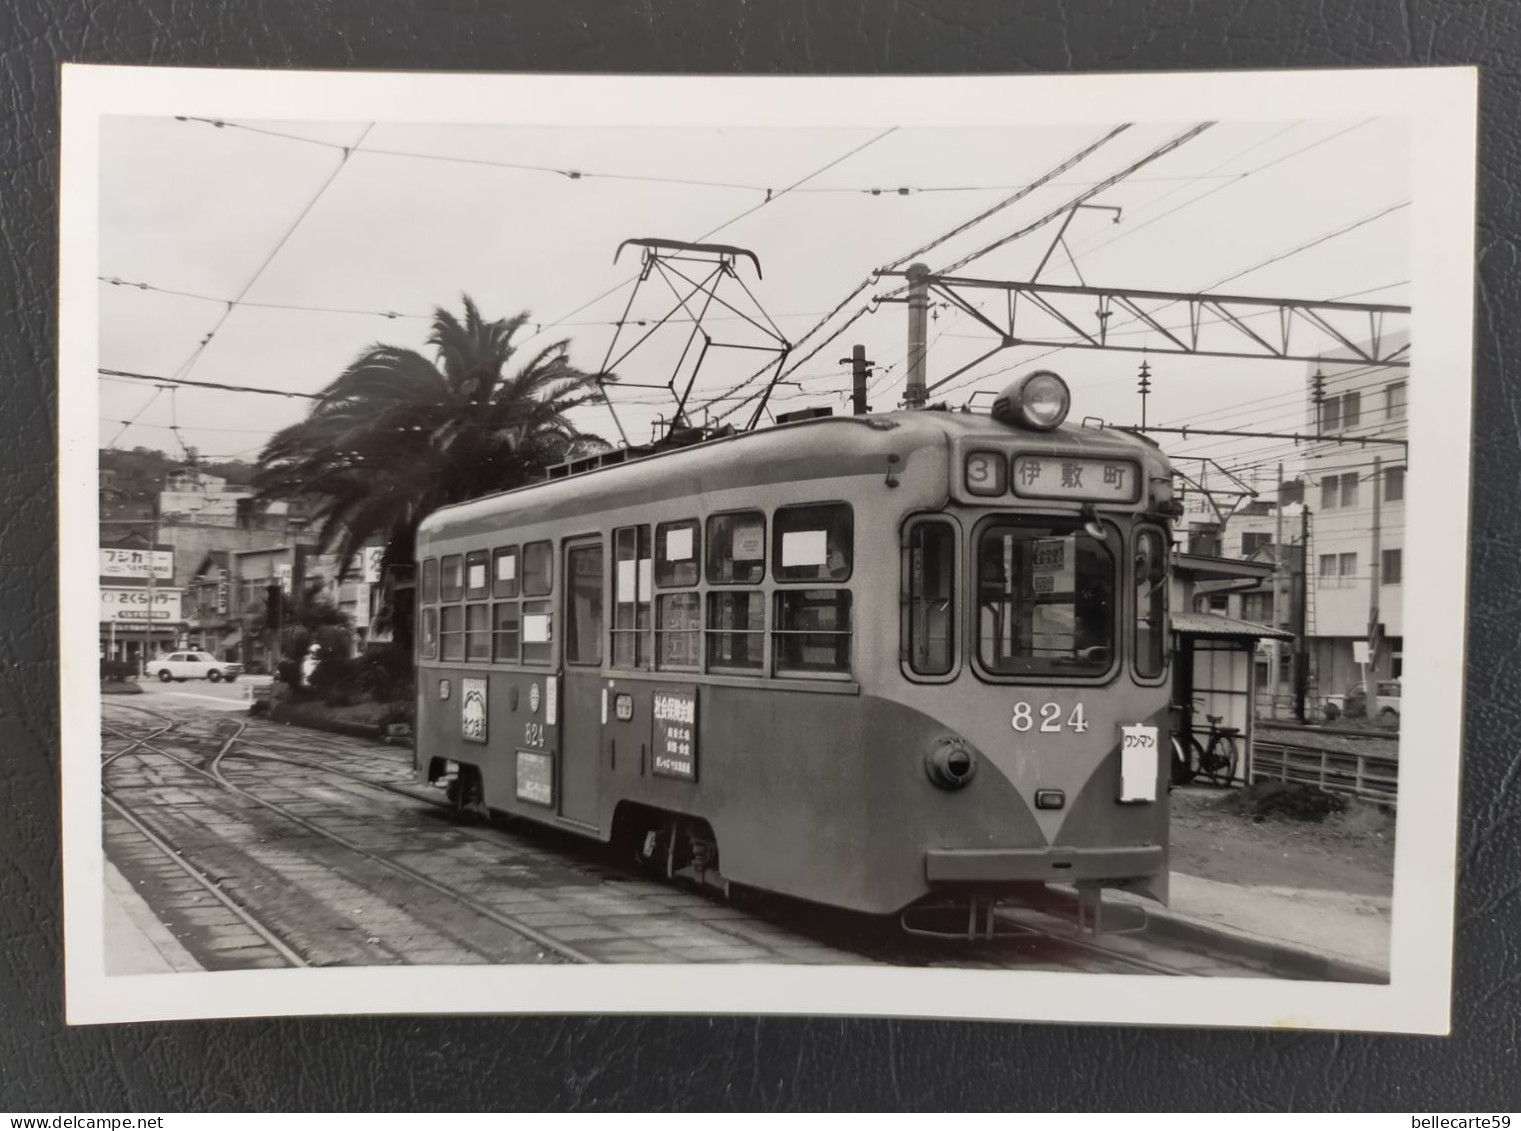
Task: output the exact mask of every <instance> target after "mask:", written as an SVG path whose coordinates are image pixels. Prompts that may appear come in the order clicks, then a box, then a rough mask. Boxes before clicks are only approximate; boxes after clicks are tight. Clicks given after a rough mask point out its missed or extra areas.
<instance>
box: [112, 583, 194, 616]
mask: <svg viewBox="0 0 1521 1131" xmlns="http://www.w3.org/2000/svg"><path fill="white" fill-rule="evenodd" d="M182 595H183V590H180V589H157V590H155V591H154V593H153V616H152V617H151V618H150V617H149V616H148V590H147V589H102V590H101V591H100V619H101V622H102V623H107V622H115V623H117V624H134V623H135V624H146V623H147V622H148V621H149V620H150V619H152V620H154V621H162V622H164V623H165V624H170V623H173V622H175V621H181V620H184V619H185V617H184V614H183V613H182V611H181V605H180V599H181V596H182Z"/></svg>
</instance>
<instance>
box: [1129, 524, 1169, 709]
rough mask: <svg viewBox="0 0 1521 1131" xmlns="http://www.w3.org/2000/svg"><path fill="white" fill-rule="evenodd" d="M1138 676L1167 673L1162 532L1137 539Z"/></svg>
mask: <svg viewBox="0 0 1521 1131" xmlns="http://www.w3.org/2000/svg"><path fill="white" fill-rule="evenodd" d="M1135 618H1136V619H1135V673H1136V675H1138V676H1140V677H1141V678H1142V679H1155V678H1156V677H1157V676H1159V675H1161V674H1162V673H1163V672H1164V671H1166V670H1167V549H1166V544H1165V543H1164V542H1163V541H1162V533H1161V531H1159V530H1141V531H1139V532H1138V533H1137V534H1136V540H1135Z"/></svg>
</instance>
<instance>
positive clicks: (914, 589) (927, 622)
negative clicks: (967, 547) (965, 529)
mask: <svg viewBox="0 0 1521 1131" xmlns="http://www.w3.org/2000/svg"><path fill="white" fill-rule="evenodd" d="M905 568H906V570H907V573H908V578H907V580H908V590H907V592H908V602H907V608H906V609H905V610H904V611H905V620H906V622H907V625H906V627H907V639H906V644H907V648H908V666H909V667H910V669H912V670H913V671H914V672H915V673H917V674H919V675H945V674H946V673H947V672H949V671H950V670H951V667H952V666H953V661H954V657H955V651H954V649H955V640H954V635H953V633H954V630H953V627H952V625H953V621H954V618H955V604H954V596H955V588H954V586H955V576H956V530H955V527H953V526H951V524H950V523H948V522H920V523H917V524H916V525H915V526H914V527H913V529H912V530H910V531H909V535H908V560H907V562H906V563H905Z"/></svg>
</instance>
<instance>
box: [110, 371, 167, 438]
mask: <svg viewBox="0 0 1521 1131" xmlns="http://www.w3.org/2000/svg"><path fill="white" fill-rule="evenodd" d="M149 380H157V378H149ZM163 391H164V390H163V389H154V390H153V395H152V396H151V397H149V398H148V399H147V400H146V401H145V402H143V407H142V408H140V409H138V410H137V415H136V416H134V417H133V418H132V419H131V420H123V421H122V422H121V431H120V432H118V433H117V434H116V435H115V436H113V437H112V438H111V442H110V443H109V444H107V445H106V447H108V448H114V447H116V441H117V440H120V439H121V438H122V436H124V435H125V434H126V432H127V429H128V428H131V427H132V425H134V424H136V423H137V418H138V417H139V416H141V415H142V414H143V413H145V412H147V411H148V408H149V406H151V405H152V404H153V402H154V401H156V400H158V395H159V394H160V393H162V392H163Z"/></svg>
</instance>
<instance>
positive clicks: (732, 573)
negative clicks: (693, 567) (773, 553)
mask: <svg viewBox="0 0 1521 1131" xmlns="http://www.w3.org/2000/svg"><path fill="white" fill-rule="evenodd" d="M765 577H766V516H765V515H764V514H762V513H761V512H760V511H744V512H741V513H739V514H715V515H714V516H713V517H712V518H710V519H708V584H709V585H755V584H757V583H759V582H761V581H763V580H765Z"/></svg>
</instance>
